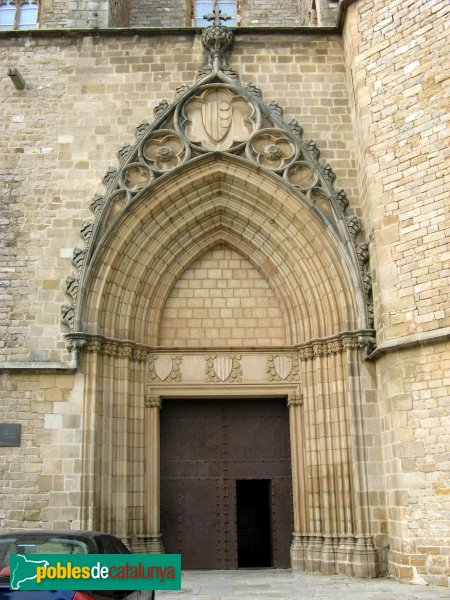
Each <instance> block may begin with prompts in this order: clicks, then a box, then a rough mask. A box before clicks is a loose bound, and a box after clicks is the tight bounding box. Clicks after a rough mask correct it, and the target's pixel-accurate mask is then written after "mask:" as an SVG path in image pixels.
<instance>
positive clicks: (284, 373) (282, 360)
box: [267, 354, 300, 381]
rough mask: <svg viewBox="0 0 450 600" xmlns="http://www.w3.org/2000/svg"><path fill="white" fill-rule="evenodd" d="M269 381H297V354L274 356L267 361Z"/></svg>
mask: <svg viewBox="0 0 450 600" xmlns="http://www.w3.org/2000/svg"><path fill="white" fill-rule="evenodd" d="M267 372H268V379H269V381H298V379H299V377H300V375H299V365H298V356H297V354H274V355H272V356H271V357H270V358H269V359H268V364H267Z"/></svg>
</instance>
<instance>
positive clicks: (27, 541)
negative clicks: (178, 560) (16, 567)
mask: <svg viewBox="0 0 450 600" xmlns="http://www.w3.org/2000/svg"><path fill="white" fill-rule="evenodd" d="M11 554H131V552H130V550H129V549H128V548H127V547H126V546H125V544H123V543H122V542H121V541H120V540H119V539H117V538H116V537H114V536H113V535H109V534H106V533H99V532H97V531H40V530H36V531H15V532H13V533H2V534H0V600H106V599H108V600H154V598H155V592H154V591H101V592H99V591H90V592H85V591H82V592H77V591H48V592H47V591H36V592H32V591H11V590H10V586H9V556H10V555H11Z"/></svg>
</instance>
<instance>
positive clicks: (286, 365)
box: [273, 355, 292, 379]
mask: <svg viewBox="0 0 450 600" xmlns="http://www.w3.org/2000/svg"><path fill="white" fill-rule="evenodd" d="M273 364H274V366H275V371H276V373H277V375H278V377H280V379H286V378H287V377H289V374H290V372H291V371H292V358H291V357H290V356H280V355H278V356H275V358H274V359H273Z"/></svg>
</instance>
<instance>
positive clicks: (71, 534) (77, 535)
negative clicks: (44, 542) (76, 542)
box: [0, 529, 118, 540]
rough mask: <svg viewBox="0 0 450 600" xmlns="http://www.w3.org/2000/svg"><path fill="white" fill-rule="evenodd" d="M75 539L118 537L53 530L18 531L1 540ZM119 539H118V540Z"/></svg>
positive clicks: (106, 534) (105, 534)
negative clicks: (56, 537) (52, 537)
mask: <svg viewBox="0 0 450 600" xmlns="http://www.w3.org/2000/svg"><path fill="white" fill-rule="evenodd" d="M49 536H59V537H66V538H67V537H69V538H70V537H73V538H85V539H90V540H93V539H96V538H98V537H100V536H102V537H103V536H106V537H114V538H116V536H114V535H112V534H110V533H103V532H101V531H59V530H53V529H18V530H16V531H8V532H5V533H0V539H2V538H10V537H49ZM116 539H118V538H116Z"/></svg>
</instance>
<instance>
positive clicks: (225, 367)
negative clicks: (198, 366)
mask: <svg viewBox="0 0 450 600" xmlns="http://www.w3.org/2000/svg"><path fill="white" fill-rule="evenodd" d="M213 365H214V372H215V374H216V375H217V377H218V378H219V379H220V381H226V380H227V379H228V377H229V376H230V373H231V369H232V368H233V359H232V358H231V357H230V356H216V358H215V359H214V361H213Z"/></svg>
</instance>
